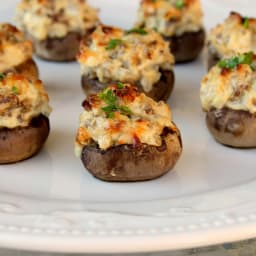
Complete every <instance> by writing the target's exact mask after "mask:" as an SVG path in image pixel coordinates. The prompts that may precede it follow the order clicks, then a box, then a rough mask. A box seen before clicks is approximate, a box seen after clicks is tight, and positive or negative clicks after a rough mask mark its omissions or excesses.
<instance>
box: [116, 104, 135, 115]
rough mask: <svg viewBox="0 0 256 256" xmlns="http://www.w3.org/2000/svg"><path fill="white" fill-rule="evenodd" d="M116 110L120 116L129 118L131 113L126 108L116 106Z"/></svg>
mask: <svg viewBox="0 0 256 256" xmlns="http://www.w3.org/2000/svg"><path fill="white" fill-rule="evenodd" d="M117 109H118V110H119V111H120V112H121V114H123V115H126V116H130V115H132V111H131V110H130V109H129V108H128V107H126V106H118V107H117Z"/></svg>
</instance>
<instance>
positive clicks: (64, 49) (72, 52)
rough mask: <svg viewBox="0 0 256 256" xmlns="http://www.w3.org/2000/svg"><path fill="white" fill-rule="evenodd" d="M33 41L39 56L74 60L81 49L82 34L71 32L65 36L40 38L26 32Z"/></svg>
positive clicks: (51, 59) (46, 58) (57, 59)
mask: <svg viewBox="0 0 256 256" xmlns="http://www.w3.org/2000/svg"><path fill="white" fill-rule="evenodd" d="M26 35H27V37H28V38H29V39H30V40H31V41H32V42H33V45H34V47H35V53H36V55H38V57H40V58H42V59H45V60H49V61H73V60H75V59H76V55H77V53H78V50H79V45H80V41H81V39H82V35H81V33H79V32H69V33H68V34H67V35H66V36H65V37H63V38H47V39H46V40H38V39H36V38H35V37H33V36H31V35H29V34H28V33H26Z"/></svg>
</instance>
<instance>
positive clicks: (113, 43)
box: [106, 39, 123, 50]
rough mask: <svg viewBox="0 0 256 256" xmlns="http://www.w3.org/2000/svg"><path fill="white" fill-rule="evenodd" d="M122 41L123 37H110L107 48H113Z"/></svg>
mask: <svg viewBox="0 0 256 256" xmlns="http://www.w3.org/2000/svg"><path fill="white" fill-rule="evenodd" d="M122 43H123V41H122V40H121V39H110V40H109V42H108V44H107V46H106V50H113V49H115V48H116V47H117V46H118V45H120V44H122Z"/></svg>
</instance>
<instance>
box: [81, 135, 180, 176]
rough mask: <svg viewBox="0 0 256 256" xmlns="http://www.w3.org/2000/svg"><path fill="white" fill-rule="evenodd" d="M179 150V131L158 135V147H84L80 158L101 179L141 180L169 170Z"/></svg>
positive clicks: (178, 154) (178, 155) (142, 145)
mask: <svg viewBox="0 0 256 256" xmlns="http://www.w3.org/2000/svg"><path fill="white" fill-rule="evenodd" d="M181 152H182V143H181V138H180V134H179V131H178V130H177V132H170V131H168V132H166V131H165V133H164V134H163V135H162V145H161V146H160V147H156V146H150V145H147V144H139V145H137V146H133V145H121V146H116V147H112V148H110V149H108V150H106V151H103V150H100V149H99V148H97V146H86V147H84V149H83V152H82V156H81V159H82V161H83V164H84V166H85V168H87V170H88V171H89V172H90V173H91V174H92V175H94V176H95V177H96V178H99V179H101V180H104V181H144V180H151V179H155V178H158V177H160V176H162V175H164V174H165V173H167V172H168V171H170V170H171V169H172V168H173V167H174V166H175V164H176V162H177V161H178V159H179V157H180V155H181Z"/></svg>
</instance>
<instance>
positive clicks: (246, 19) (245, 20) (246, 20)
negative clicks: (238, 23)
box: [243, 17, 250, 28]
mask: <svg viewBox="0 0 256 256" xmlns="http://www.w3.org/2000/svg"><path fill="white" fill-rule="evenodd" d="M249 25H250V24H249V18H248V17H243V26H244V27H245V28H249Z"/></svg>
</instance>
